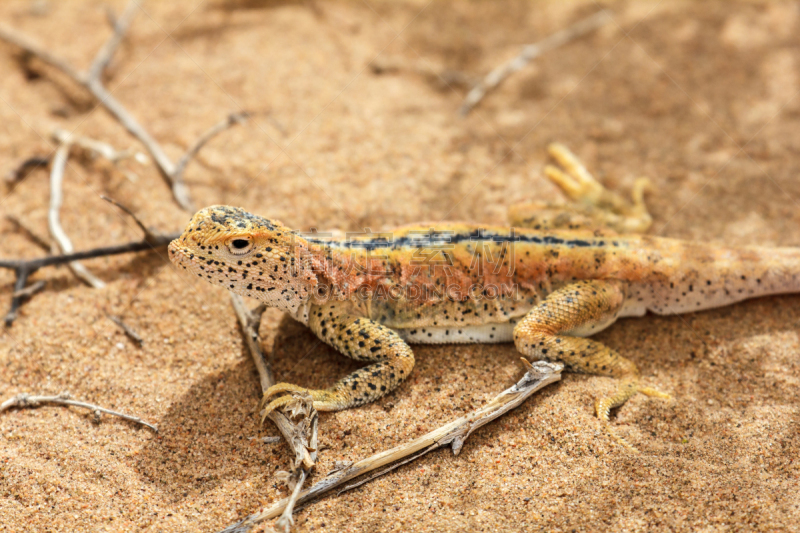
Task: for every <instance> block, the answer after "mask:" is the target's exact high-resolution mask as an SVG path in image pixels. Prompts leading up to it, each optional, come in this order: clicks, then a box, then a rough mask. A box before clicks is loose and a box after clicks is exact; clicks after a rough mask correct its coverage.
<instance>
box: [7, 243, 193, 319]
mask: <svg viewBox="0 0 800 533" xmlns="http://www.w3.org/2000/svg"><path fill="white" fill-rule="evenodd" d="M180 236H181V234H180V233H173V234H170V235H158V236H156V238H155V239H153V240H146V239H145V240H143V241H136V242H129V243H125V244H117V245H114V246H104V247H101V248H94V249H92V250H85V251H82V252H75V253H71V254H65V255H50V256H47V257H40V258H38V259H17V260H0V268H7V269H9V270H13V271H14V274H15V275H16V277H17V279H16V281H15V282H14V294H18V293H19V292H20V291H22V290H23V289H25V283H26V282H27V280H28V276H30V275H31V274H33V273H34V272H36V271H37V270H39V269H40V268H44V267H48V266H53V265H63V264H67V263H70V262H72V261H77V260H80V259H93V258H95V257H106V256H109V255H117V254H125V253H131V252H142V251H146V250H154V249H156V248H160V247H162V246H166V245H168V244H169V243H170V242H171V241H173V240H175V239H177V238H178V237H180ZM21 304H22V298H20V297H17V296H12V297H11V307H10V309H9V311H8V314H6V317H5V324H6V326H10V325H11V324H12V323H13V322H14V320H15V319H16V318H17V312H18V311H19V307H20V305H21Z"/></svg>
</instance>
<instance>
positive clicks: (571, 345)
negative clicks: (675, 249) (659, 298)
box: [514, 280, 668, 449]
mask: <svg viewBox="0 0 800 533" xmlns="http://www.w3.org/2000/svg"><path fill="white" fill-rule="evenodd" d="M624 301H625V284H624V283H623V282H621V281H617V280H590V281H579V282H576V283H573V284H570V285H567V286H565V287H562V288H561V289H558V290H557V291H555V292H553V293H551V294H550V295H549V296H548V297H547V298H545V300H544V301H543V302H541V303H540V304H539V305H538V306H536V307H534V308H533V309H532V310H531V311H530V312H529V313H528V314H527V315H526V316H525V318H524V319H522V320H521V321H520V322H519V323H518V324H517V325H516V326H515V328H514V343H515V345H516V347H517V350H519V351H520V352H521V353H523V354H524V355H527V356H529V357H536V358H545V359H550V360H555V361H561V362H562V363H564V364H565V365H566V366H567V368H568V369H569V370H571V371H572V372H580V373H586V374H597V375H603V376H610V377H613V378H617V379H618V380H619V382H618V386H617V389H616V391H615V393H614V394H613V395H612V396H610V397H607V398H599V399H598V400H597V401H596V402H595V410H596V413H597V417H598V418H599V419H600V420H601V421H602V422H603V424H604V425H605V426H606V428H607V430H608V432H609V433H610V434H611V436H612V437H613V438H614V439H615V440H616V441H617V442H619V443H621V444H623V445H624V446H626V447H627V448H629V449H634V448H633V447H632V446H631V445H630V444H628V443H627V442H626V441H625V440H624V439H623V438H622V437H620V436H618V435H617V434H616V432H615V431H614V429H613V427H612V426H611V424H610V421H609V413H610V411H611V409H613V408H615V407H619V406H621V405H623V404H624V403H625V402H626V401H627V400H628V399H630V398H631V397H632V396H633V395H635V394H636V393H637V392H642V393H644V394H646V395H649V396H659V397H668V396H667V395H665V394H663V393H661V392H658V391H656V390H654V389H651V388H649V387H642V386H641V385H640V383H639V369H638V368H637V367H636V365H635V364H634V363H633V362H632V361H630V360H628V359H626V358H624V357H623V356H622V355H620V354H619V353H618V352H616V351H615V350H613V349H611V348H609V347H607V346H605V345H604V344H602V343H599V342H597V341H594V340H591V339H586V338H582V337H578V336H576V335H577V334H580V335H584V334H591V333H594V332H596V331H599V330H600V329H602V328H603V327H605V326H608V325H610V324H611V323H613V321H614V319H615V318H616V316H617V314H618V313H619V311H620V310H621V309H622V306H623V303H624Z"/></svg>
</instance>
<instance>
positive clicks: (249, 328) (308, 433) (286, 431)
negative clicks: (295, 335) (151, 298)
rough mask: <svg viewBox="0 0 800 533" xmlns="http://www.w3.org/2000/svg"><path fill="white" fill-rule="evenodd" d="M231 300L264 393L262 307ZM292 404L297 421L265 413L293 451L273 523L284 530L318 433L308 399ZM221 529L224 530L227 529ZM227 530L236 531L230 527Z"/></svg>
mask: <svg viewBox="0 0 800 533" xmlns="http://www.w3.org/2000/svg"><path fill="white" fill-rule="evenodd" d="M231 302H232V303H233V308H234V310H235V311H236V317H237V318H238V320H239V325H240V326H241V328H242V332H243V334H244V338H245V342H246V343H247V348H248V350H249V351H250V355H251V356H252V357H253V361H254V362H255V365H256V369H258V375H259V380H260V382H261V392H262V393H264V392H266V390H267V389H268V388H270V387H271V386H272V385H274V384H275V379H274V377H273V375H272V369H271V367H270V364H269V361H267V358H266V357H265V355H264V351H263V350H262V349H261V338H260V336H259V334H258V327H259V324H260V322H261V315H262V314H263V313H264V310H265V309H266V307H265V306H264V305H263V304H262V305H259V306H258V307H257V308H256V309H254V310H253V311H250V310H249V309H248V308H247V306H246V304H245V303H244V300H243V299H242V297H241V296H239V295H238V294H233V293H231ZM292 407H293V411H294V412H293V416H294V415H297V414H300V415H302V418H301V420H300V421H299V422H298V423H293V422H292V421H291V420H290V419H289V418H288V417H287V416H286V415H284V414H283V413H282V412H279V411H272V412H271V413H270V414H269V419H270V420H272V421H273V422H274V423H275V425H276V426H277V427H278V430H279V431H280V432H281V434H283V436H284V438H285V439H286V442H287V443H288V444H289V446H290V447H291V448H292V450H293V451H294V453H295V460H294V472H293V474H292V476H293V478H294V486H293V488H292V494H291V496H290V497H289V498H288V499H287V500H286V505H285V506H284V507H283V508H282V509H281V511H283V513H282V515H281V517H280V519H279V520H278V523H277V525H278V526H279V527H282V528H283V529H284V530H285V531H287V532H288V531H289V528H290V527H291V525H292V524H293V519H292V512H293V509H294V506H295V504H296V503H297V500H298V498H299V497H300V494H301V492H300V490H301V489H302V486H303V483H305V481H306V479H307V478H308V473H309V472H310V471H311V469H312V468H313V467H314V465H315V464H316V461H317V443H318V433H319V416H318V414H317V411H316V410H315V409H314V407H313V405H312V404H311V401H310V400H309V399H308V398H302V397H301V398H298V400H297V402H296V404H295V405H294V406H292ZM276 516H277V515H276ZM231 527H233V528H235V527H237V525H236V524H235V525H234V526H231ZM225 531H228V529H226V530H225ZM230 531H238V530H237V529H231V530H230Z"/></svg>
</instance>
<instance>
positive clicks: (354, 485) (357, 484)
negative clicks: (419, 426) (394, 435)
mask: <svg viewBox="0 0 800 533" xmlns="http://www.w3.org/2000/svg"><path fill="white" fill-rule="evenodd" d="M439 447H440V446H439V443H438V442H436V443H433V444H431V445H430V446H428V447H427V448H425V449H424V450H422V451H421V452H419V453H418V454H416V455H412V456H411V457H409V458H408V459H404V460H403V461H400V462H397V463H394V464H393V465H392V466H389V467H387V468H384V469H383V470H381V471H380V472H375V473H374V474H373V475H371V476H369V477H368V478H364V479H362V480H360V481H357V482H355V483H351V484H350V485H347V486H346V487H344V488H343V489H342V490H340V491H339V492H337V493H336V496H341V495H342V494H343V493H345V492H347V491H348V490H352V489H355V488H358V487H360V486H361V485H365V484H367V483H369V482H370V481H372V480H374V479H377V478H379V477H381V476H383V475H385V474H388V473H389V472H391V471H392V470H396V469H398V468H400V467H401V466H403V465H407V464H408V463H413V462H414V461H416V460H417V459H419V458H420V457H422V456H423V455H426V454H427V453H429V452H432V451H433V450H438V449H439Z"/></svg>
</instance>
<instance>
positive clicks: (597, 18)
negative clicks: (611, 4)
mask: <svg viewBox="0 0 800 533" xmlns="http://www.w3.org/2000/svg"><path fill="white" fill-rule="evenodd" d="M610 20H611V17H610V16H609V15H608V13H607V12H606V11H605V10H601V11H598V12H597V13H595V14H594V15H591V16H589V17H586V18H585V19H582V20H580V21H578V22H576V23H575V24H573V25H572V26H570V27H569V28H566V29H563V30H561V31H558V32H556V33H554V34H552V35H549V36H548V37H545V38H544V39H542V40H541V41H539V42H538V43H534V44H529V45H527V46H525V47H523V48H522V50H521V51H520V53H519V55H517V57H515V58H514V59H512V60H511V61H508V62H506V63H504V64H502V65H500V66H499V67H497V68H495V69H494V70H492V71H491V72H490V73H489V74H487V75H486V77H485V78H483V80H482V81H480V82H478V84H477V85H475V87H473V88H472V90H470V91H469V93H467V96H466V98H464V103H463V104H461V108H460V109H459V114H460V115H461V116H462V117H465V116H467V115H468V114H469V112H470V111H472V109H473V108H474V107H475V106H476V105H478V103H479V102H480V101H481V100H482V99H483V97H484V96H486V94H487V93H489V92H490V91H493V90H494V89H496V88H497V86H498V85H500V84H501V83H503V81H505V79H506V78H508V77H509V76H510V75H511V74H513V73H514V72H517V71H519V70H522V69H523V68H524V67H525V66H526V65H527V64H528V63H530V62H531V61H532V60H533V59H535V58H537V57H539V56H540V55H542V54H543V53H545V52H548V51H550V50H553V49H554V48H558V47H559V46H563V45H565V44H567V43H569V42H570V41H573V40H575V39H577V38H578V37H581V36H583V35H586V34H587V33H589V32H591V31H593V30H596V29H597V28H600V27H601V26H603V25H605V24H606V23H608V22H609V21H610Z"/></svg>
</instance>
